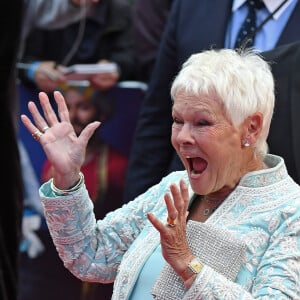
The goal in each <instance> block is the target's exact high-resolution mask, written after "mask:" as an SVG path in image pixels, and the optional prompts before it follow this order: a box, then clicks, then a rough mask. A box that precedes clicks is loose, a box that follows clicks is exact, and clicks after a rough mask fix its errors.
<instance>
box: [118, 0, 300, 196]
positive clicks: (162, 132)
mask: <svg viewBox="0 0 300 300" xmlns="http://www.w3.org/2000/svg"><path fill="white" fill-rule="evenodd" d="M231 7H232V1H231V0H226V1H225V0H224V1H216V0H202V1H200V0H189V1H187V0H176V1H175V2H174V3H173V6H172V10H171V12H170V17H169V19H168V22H167V24H166V28H165V31H164V34H163V38H162V42H161V44H160V49H159V53H158V57H157V61H156V65H155V68H154V70H153V75H152V78H151V82H150V84H149V89H148V92H147V95H146V97H145V99H144V102H143V105H142V107H141V112H140V117H139V120H138V124H137V129H136V135H135V138H134V143H133V146H132V150H131V157H130V163H129V169H128V174H127V182H126V185H125V186H126V190H125V197H124V201H125V202H127V201H129V200H132V199H133V198H134V197H135V196H137V195H139V194H140V193H142V192H144V191H145V190H146V189H147V188H149V187H150V186H152V185H153V184H155V183H157V182H159V181H160V180H161V178H162V177H163V176H165V175H166V174H168V173H169V172H170V171H173V170H178V169H183V166H182V164H181V162H180V161H179V158H178V157H177V155H176V153H175V151H174V149H173V148H172V145H171V143H170V136H171V124H172V119H171V98H170V95H169V93H170V86H171V83H172V80H173V79H174V77H175V75H176V74H177V72H178V71H179V68H180V67H181V65H182V63H183V62H184V61H185V60H186V59H187V58H188V57H189V56H190V55H191V54H193V53H195V52H199V51H201V50H204V49H209V48H211V47H214V48H223V47H224V40H225V33H226V28H227V22H228V20H229V18H230V14H231ZM216 8H217V9H216ZM299 19H300V3H297V5H296V8H295V10H294V12H293V14H292V15H291V17H290V19H289V21H288V23H287V25H286V27H285V29H284V30H283V32H282V34H281V36H280V39H279V41H278V45H282V44H286V43H289V42H293V41H296V40H300V30H299V22H300V21H299Z"/></svg>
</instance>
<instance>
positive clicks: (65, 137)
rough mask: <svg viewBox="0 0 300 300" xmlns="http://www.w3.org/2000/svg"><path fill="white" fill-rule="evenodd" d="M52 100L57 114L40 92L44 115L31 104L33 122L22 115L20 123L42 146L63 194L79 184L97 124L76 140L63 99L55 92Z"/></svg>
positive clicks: (84, 131)
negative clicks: (89, 144) (81, 170)
mask: <svg viewBox="0 0 300 300" xmlns="http://www.w3.org/2000/svg"><path fill="white" fill-rule="evenodd" d="M54 99H55V102H56V104H57V111H58V113H57V114H56V113H55V111H54V109H53V108H52V106H51V104H50V101H49V98H48V96H47V94H46V93H44V92H41V93H39V100H40V104H41V107H42V110H43V113H40V112H39V110H38V108H37V106H36V104H35V103H34V102H32V101H30V102H29V103H28V109H29V111H30V113H31V116H32V118H33V121H32V120H31V119H30V118H29V117H28V116H26V115H24V114H23V115H21V120H22V122H23V124H24V126H25V127H26V128H27V130H28V131H29V132H30V133H31V134H32V136H33V137H34V138H35V139H36V140H37V141H39V142H40V143H41V145H42V147H43V149H44V152H45V154H46V156H47V158H48V159H49V161H50V163H51V164H52V166H53V170H54V176H53V179H54V184H55V186H56V187H57V188H59V189H62V190H64V189H69V188H70V187H72V186H74V185H75V184H76V182H78V180H79V172H80V168H81V166H82V164H83V162H84V158H85V152H86V146H87V143H88V141H89V139H90V137H91V136H92V135H93V133H94V131H95V130H96V128H97V127H98V126H99V125H100V122H97V121H96V122H93V123H90V124H89V125H88V126H87V127H86V128H85V129H84V130H83V131H82V132H81V134H80V136H78V137H77V136H76V134H75V131H74V129H73V126H72V124H71V122H70V118H69V111H68V108H67V105H66V103H65V99H64V97H63V95H62V94H61V93H60V92H58V91H55V92H54Z"/></svg>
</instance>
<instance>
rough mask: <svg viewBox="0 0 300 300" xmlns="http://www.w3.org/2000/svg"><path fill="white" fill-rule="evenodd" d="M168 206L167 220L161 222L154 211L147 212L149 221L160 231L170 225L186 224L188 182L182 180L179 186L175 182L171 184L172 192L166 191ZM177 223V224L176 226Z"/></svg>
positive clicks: (165, 197)
mask: <svg viewBox="0 0 300 300" xmlns="http://www.w3.org/2000/svg"><path fill="white" fill-rule="evenodd" d="M164 199H165V203H166V207H167V211H168V214H167V216H168V217H167V220H165V222H161V221H160V220H158V219H157V218H156V217H155V216H154V215H153V214H152V213H149V214H147V217H148V219H149V221H150V222H151V223H152V225H153V226H154V227H155V228H156V229H157V230H159V231H162V230H164V229H165V228H166V225H169V226H168V227H175V226H177V224H178V225H179V224H184V226H185V224H186V218H187V216H188V211H187V209H188V205H189V192H188V187H187V185H186V183H185V182H184V181H183V180H181V181H180V183H179V187H178V186H177V185H175V184H172V185H171V186H170V193H166V194H165V196H164ZM174 225H175V226H174Z"/></svg>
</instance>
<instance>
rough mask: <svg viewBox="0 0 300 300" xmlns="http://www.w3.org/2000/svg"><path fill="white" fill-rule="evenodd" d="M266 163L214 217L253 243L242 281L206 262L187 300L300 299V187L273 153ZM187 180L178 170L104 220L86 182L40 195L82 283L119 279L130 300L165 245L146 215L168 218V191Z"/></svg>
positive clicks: (118, 291) (117, 291) (120, 291)
mask: <svg viewBox="0 0 300 300" xmlns="http://www.w3.org/2000/svg"><path fill="white" fill-rule="evenodd" d="M265 162H266V164H267V165H268V166H269V167H270V168H269V169H265V170H261V171H255V172H251V173H249V174H247V175H246V176H244V177H243V178H242V179H241V181H240V183H239V184H238V186H237V187H236V189H235V190H234V191H233V192H232V193H231V195H229V196H228V198H227V199H226V200H225V201H224V202H223V203H222V205H221V206H220V207H219V208H218V209H217V210H216V211H215V213H214V214H213V215H212V216H211V217H210V218H209V219H208V220H207V223H209V224H211V225H214V226H215V227H219V228H223V229H224V228H226V229H227V230H229V231H230V232H231V233H233V234H234V235H235V236H236V237H237V238H240V239H242V240H243V241H244V242H245V243H246V245H247V250H246V261H245V263H244V265H243V266H242V267H241V269H240V271H239V273H238V275H237V277H236V280H235V282H232V281H230V280H228V279H227V278H225V277H224V276H223V275H221V274H219V273H217V272H216V271H214V270H213V269H212V268H211V267H209V266H205V267H204V268H203V269H202V271H201V272H200V273H199V274H198V276H197V278H196V280H195V282H194V284H193V285H192V287H191V288H190V289H189V290H187V291H185V292H184V298H183V299H222V300H224V299H276V300H278V299H300V187H299V186H298V185H297V184H296V183H295V182H294V181H293V180H292V179H291V177H290V176H289V175H288V174H287V170H286V167H285V164H284V161H283V159H282V158H280V157H278V156H274V155H267V157H266V159H265ZM180 179H185V180H186V182H188V177H187V174H186V172H185V171H178V172H173V173H171V174H170V175H168V176H167V177H165V178H164V179H162V181H161V182H160V183H159V184H157V185H155V186H154V187H152V188H151V189H149V190H148V191H147V192H146V193H144V194H142V195H141V196H139V197H138V198H136V200H134V201H132V202H130V203H128V204H126V205H124V206H123V207H121V208H120V209H118V210H116V211H115V212H112V213H109V214H108V215H107V216H106V218H105V219H104V220H99V221H96V220H95V218H94V215H93V205H92V202H91V200H90V199H89V197H88V194H87V191H86V189H85V188H84V187H83V188H81V189H80V190H78V191H77V192H75V193H74V194H72V195H69V196H62V197H57V196H55V195H54V194H53V192H52V190H51V188H50V184H49V182H48V183H45V184H44V185H43V186H42V187H41V188H40V195H41V198H42V203H43V205H44V209H45V216H46V220H47V223H48V226H49V230H50V232H51V235H52V238H53V241H54V243H55V245H56V248H57V250H58V253H59V255H60V257H61V259H62V260H63V262H64V265H65V266H66V267H67V268H68V269H69V270H70V271H71V272H72V273H73V274H74V275H75V276H77V277H78V278H80V279H82V280H86V281H98V282H111V281H115V284H114V294H113V297H112V299H115V300H116V299H117V300H121V299H130V293H131V291H132V288H133V286H134V284H135V281H136V279H137V276H138V274H139V271H140V269H141V268H142V266H143V264H144V262H145V261H146V260H147V258H148V257H149V256H150V255H151V253H152V252H153V251H154V250H155V248H156V247H157V245H158V244H159V234H158V232H157V231H156V230H155V229H154V228H153V227H152V225H151V224H150V223H149V222H148V220H147V218H146V216H145V214H146V213H147V212H148V211H152V212H154V214H155V215H156V216H157V217H158V218H160V219H161V220H162V221H165V220H166V208H165V205H164V200H163V195H164V194H165V193H166V192H167V191H169V186H170V184H171V183H178V182H179V180H180ZM190 195H191V196H192V195H193V192H192V190H191V189H190ZM199 243H201V241H199ZM170 284H172V283H170Z"/></svg>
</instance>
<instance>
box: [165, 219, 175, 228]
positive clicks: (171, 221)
mask: <svg viewBox="0 0 300 300" xmlns="http://www.w3.org/2000/svg"><path fill="white" fill-rule="evenodd" d="M167 225H168V226H170V227H174V226H176V219H173V218H171V217H169V216H168V218H167Z"/></svg>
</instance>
